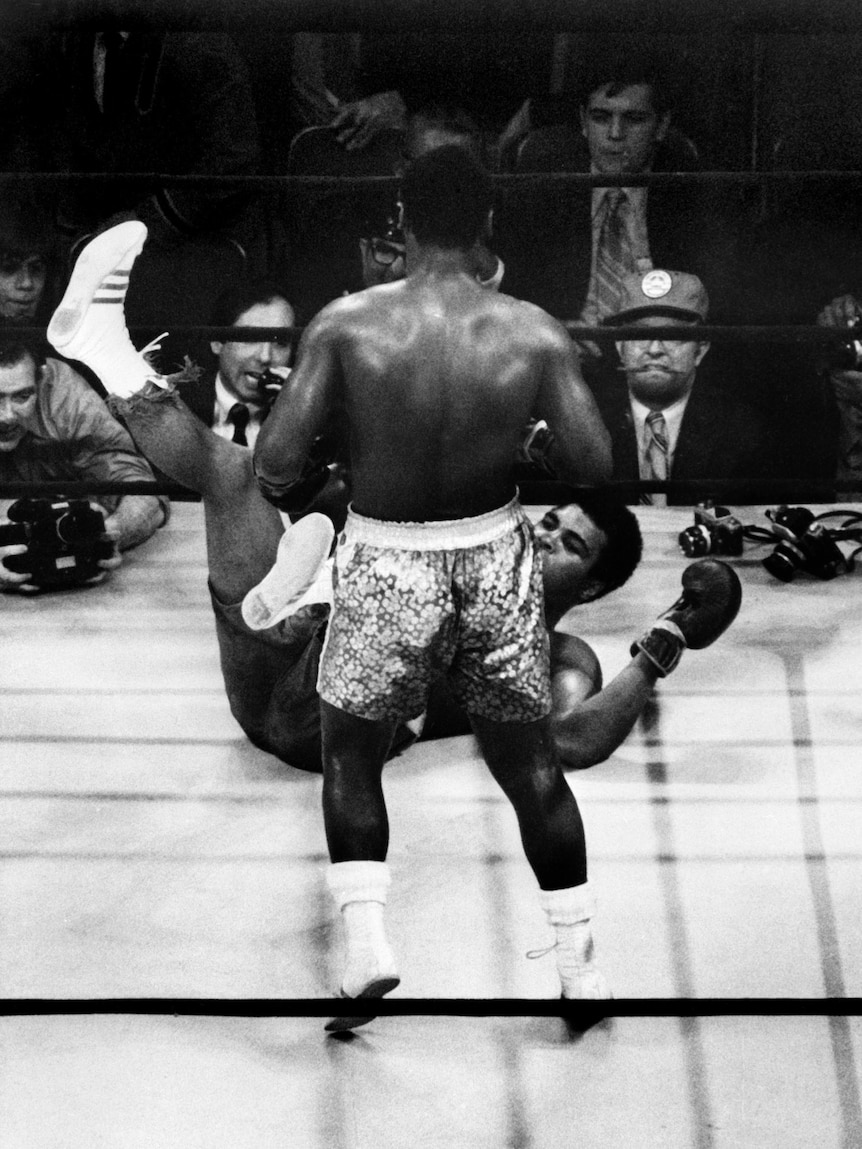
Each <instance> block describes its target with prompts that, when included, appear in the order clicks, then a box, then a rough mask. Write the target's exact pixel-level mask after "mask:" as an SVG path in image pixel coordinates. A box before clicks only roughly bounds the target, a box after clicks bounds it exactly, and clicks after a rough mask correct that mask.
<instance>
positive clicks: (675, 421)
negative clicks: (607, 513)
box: [596, 269, 773, 503]
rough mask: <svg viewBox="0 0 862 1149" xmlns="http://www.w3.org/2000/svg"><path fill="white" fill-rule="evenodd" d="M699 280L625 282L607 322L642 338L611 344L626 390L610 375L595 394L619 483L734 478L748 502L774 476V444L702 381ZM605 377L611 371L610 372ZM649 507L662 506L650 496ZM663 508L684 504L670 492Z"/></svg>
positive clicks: (703, 304) (703, 312)
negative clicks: (634, 329)
mask: <svg viewBox="0 0 862 1149" xmlns="http://www.w3.org/2000/svg"><path fill="white" fill-rule="evenodd" d="M708 310H709V299H708V296H707V293H706V289H705V287H704V286H703V283H702V282H701V281H700V279H698V277H697V276H696V275H690V274H688V273H686V272H679V271H664V270H659V269H654V270H652V271H649V272H646V273H645V274H636V275H632V276H630V277H629V278H628V279H626V280H625V282H624V284H623V297H622V300H621V304H620V307H619V308H618V310H617V311H616V313H615V314H614V315H612V316H609V317H608V318H607V319H606V320H605V322H606V323H608V324H613V325H615V326H616V325H621V324H632V323H634V324H637V325H638V326H642V327H643V328H644V338H643V339H642V340H641V339H638V340H625V341H622V342H619V343H617V345H616V347H617V352H618V354H619V358H620V363H621V366H622V370H623V371H624V372H625V385H623V384H622V383H621V382H620V381H619V380H618V379H613V378H607V380H606V381H605V382H603V384H602V385H601V386H599V387H597V388H596V392H597V394H596V398H597V400H598V403H599V407H600V409H601V412H602V416H603V418H604V419H605V423H606V425H607V427H608V430H609V431H610V433H611V440H612V451H613V477H614V479H617V480H629V481H633V480H637V479H642V480H654V481H661V480H668V479H676V480H688V481H693V480H704V481H706V480H711V479H717V480H734V481H738V482H739V484H740V487H739V492H738V494H737V496H736V497H735V498H734V496H733V493H732V492H729V491H727V490H723V491H722V492H721V497H722V498H724V499H731V501H737V502H744V501H746V498H745V497H744V496H743V492H745V495H746V496H747V497H748V498H749V500H751V499H752V498H754V501H758V500H757V499H756V496H754V495H753V494H752V491H753V490H754V488H755V487H756V484H757V483H758V482H762V481H763V480H764V479H767V478H769V477H772V475H773V472H772V461H771V448H770V446H769V443H768V439H767V437H766V435H765V434H764V430H763V428H762V426H761V423H760V421H759V419H758V418H757V416H756V414H755V413H754V411H753V410H751V409H750V408H749V407H747V406H746V405H744V404H743V403H742V402H741V401H740V400H739V399H738V398H736V397H735V396H734V395H733V393H732V392H730V391H729V390H728V388H727V387H726V386H723V385H722V381H721V380H720V379H718V378H713V379H709V378H707V377H703V376H702V374H701V372H700V365H701V363H702V362H703V360H704V358H705V356H706V354H707V352H708V351H709V343H707V342H705V341H703V340H699V339H697V338H696V326H697V324H698V323H702V322H703V321H704V320H705V319H706V317H707V314H708ZM667 326H672V327H677V326H679V327H681V328H686V327H690V328H692V329H693V330H692V335H693V338H692V339H691V340H690V341H689V340H670V339H668V340H665V339H661V338H657V339H656V338H650V336H649V328H651V327H667ZM608 374H610V373H608ZM650 501H652V502H660V501H664V496H663V495H661V494H654V495H652V496H651V500H650ZM668 501H669V502H677V503H680V502H682V503H685V502H688V501H690V500H688V499H686V498H678V497H674V496H670V497H669V498H668Z"/></svg>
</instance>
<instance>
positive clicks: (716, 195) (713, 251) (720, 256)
mask: <svg viewBox="0 0 862 1149" xmlns="http://www.w3.org/2000/svg"><path fill="white" fill-rule="evenodd" d="M654 166H655V170H656V171H680V170H685V169H686V168H690V167H691V160H690V157H689V156H688V154H686V155H685V156H683V155H680V154H678V153H676V151H675V149H674V148H673V147H672V146H668V147H659V149H658V150H657V154H656V158H655V165H654ZM581 170H582V171H583V172H589V170H590V165H589V155H588V153H587V149H586V144H585V145H584V151H583V162H582V165H581ZM498 198H499V203H498V207H497V209H496V212H495V225H494V230H495V235H496V250H497V252H498V254H499V255H500V256H501V257H502V259H503V260H504V262H505V265H506V277H505V280H504V282H503V290H504V291H505V292H506V293H507V294H508V295H514V296H517V297H518V298H521V299H527V300H529V301H530V302H531V303H536V304H538V305H539V306H540V307H542V308H544V310H545V311H548V312H550V314H551V315H555V316H557V317H558V318H560V319H571V320H575V319H577V317H578V315H579V313H580V311H581V308H582V307H583V304H584V301H585V300H586V296H587V290H588V287H589V276H590V262H591V253H592V188H591V187H590V186H589V185H586V184H582V185H575V184H570V183H566V182H565V181H562V180H561V179H560V177H559V176H557V177H555V178H554V179H552V180H548V179H543V178H542V177H541V176H534V177H531V178H529V179H527V178H525V177H519V179H518V180H517V181H511V182H508V183H506V184H505V185H504V186H503V187H502V188H501V189H500V194H499V197H498ZM733 214H734V213H733V201H732V200H731V199H730V198H729V197H728V194H727V192H726V191H724V190H723V189H722V188H720V187H716V186H707V185H703V184H670V185H666V186H656V187H652V188H650V190H649V194H648V196H647V232H648V237H649V245H650V254H651V257H652V260H653V264H654V265H655V266H656V267H665V268H669V269H671V270H674V271H688V272H692V273H694V274H695V275H698V276H700V278H701V279H702V280H703V282H704V283H705V285H706V288H707V291H708V292H709V295H710V300H711V304H712V306H711V308H710V315H711V317H712V318H713V321H714V322H722V320H723V316H722V313H723V312H724V311H725V310H726V306H727V299H728V296H729V288H730V286H731V284H732V277H733V274H734V266H735V258H736V241H735V235H734V232H733V231H732V230H731V228H730V226H729V225H730V221H731V219H732V216H733ZM730 298H731V299H732V298H733V297H732V296H730Z"/></svg>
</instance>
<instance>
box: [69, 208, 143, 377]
mask: <svg viewBox="0 0 862 1149" xmlns="http://www.w3.org/2000/svg"><path fill="white" fill-rule="evenodd" d="M146 238H147V229H146V227H145V225H144V224H142V223H141V222H140V221H139V220H128V221H126V222H125V223H120V224H117V226H116V227H111V228H108V230H107V231H103V232H101V234H99V235H97V236H96V237H95V238H94V239H91V240H90V242H89V243H88V244H87V246H86V247H85V248H84V250H83V251H82V252H81V254H80V255H79V256H78V259H77V261H76V263H75V268H74V270H73V272H72V276H71V278H70V280H69V286H68V287H67V288H66V293H65V295H64V296H63V299H62V301H61V303H60V305H59V307H58V308H57V309H56V311H55V312H54V314H53V315H52V316H51V322H50V323H49V324H48V331H47V337H48V342H49V343H50V344H51V346H52V347H53V348H54V349H55V350H56V351H59V352H60V354H61V355H64V356H65V357H66V358H67V359H77V360H79V361H80V362H81V363H84V364H86V365H87V367H89V368H90V369H91V370H92V371H95V373H96V375H98V377H99V379H100V380H101V381H102V384H103V385H104V387H105V390H106V391H108V392H109V393H110V394H112V395H117V396H119V397H120V398H123V399H127V398H128V397H129V396H130V395H134V394H136V393H137V392H138V391H140V390H141V389H142V388H143V387H144V386H145V385H146V384H147V383H156V384H158V383H160V381H161V376H159V374H158V373H157V372H156V371H155V369H154V368H153V367H152V366H151V364H150V363H148V362H147V360H146V358H145V356H144V354H143V353H142V352H139V351H136V350H135V347H134V345H133V343H132V341H131V339H130V338H129V332H128V330H127V328H126V313H125V300H126V291H127V289H128V286H129V275H130V273H131V270H132V266H133V265H134V262H135V260H136V258H137V257H138V255H139V254H140V251H141V249H142V248H143V246H144V241H145V240H146Z"/></svg>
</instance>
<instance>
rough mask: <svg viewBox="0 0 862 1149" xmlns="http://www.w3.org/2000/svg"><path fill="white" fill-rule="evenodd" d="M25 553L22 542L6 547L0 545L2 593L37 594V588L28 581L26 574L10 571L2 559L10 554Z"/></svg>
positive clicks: (0, 587)
mask: <svg viewBox="0 0 862 1149" xmlns="http://www.w3.org/2000/svg"><path fill="white" fill-rule="evenodd" d="M26 553H27V547H26V545H25V544H24V543H12V544H10V545H9V546H7V547H0V591H2V592H3V593H4V594H15V593H17V594H37V593H38V591H39V588H38V587H37V586H34V585H33V583H31V582H28V579H29V578H30V576H29V575H28V574H16V573H15V571H10V570H9V568H8V567H7V566H6V563H5V562H4V561H3V560H4V559H6V558H7V557H9V556H10V555H23V554H26Z"/></svg>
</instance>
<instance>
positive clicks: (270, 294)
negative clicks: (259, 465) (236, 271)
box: [180, 280, 295, 447]
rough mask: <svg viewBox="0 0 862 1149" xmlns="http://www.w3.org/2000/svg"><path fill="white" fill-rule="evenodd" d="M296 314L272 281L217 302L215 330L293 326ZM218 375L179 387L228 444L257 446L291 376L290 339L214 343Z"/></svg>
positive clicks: (243, 287)
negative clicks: (260, 433) (272, 408)
mask: <svg viewBox="0 0 862 1149" xmlns="http://www.w3.org/2000/svg"><path fill="white" fill-rule="evenodd" d="M294 322H295V315H294V311H293V308H292V306H291V305H290V303H289V302H288V300H287V296H286V294H285V289H284V288H283V287H281V286H280V285H279V284H278V283H275V282H273V281H271V280H253V281H250V282H247V283H240V284H238V285H234V286H233V287H230V288H228V289H227V291H224V292H223V293H222V294H221V295H220V296H219V298H218V299H217V300H216V304H215V308H214V309H213V313H212V315H211V317H210V323H211V325H212V326H213V327H292V326H293V324H294ZM210 348H211V349H212V353H213V355H214V356H215V357H216V367H215V370H212V371H209V372H207V373H205V374H204V375H203V377H202V378H201V379H198V380H196V381H188V382H184V383H181V384H180V394H181V395H182V398H183V400H184V402H185V403H186V404H187V406H188V407H190V408H191V410H192V411H193V412H194V413H195V414H196V415H197V416H198V418H200V419H202V420H203V421H204V423H206V425H207V426H208V427H212V429H213V431H215V433H216V434H217V435H219V436H220V437H221V438H223V439H230V440H231V442H233V443H238V444H239V445H240V446H242V447H253V446H254V444H255V442H256V440H257V436H258V432H259V431H260V428H261V424H262V423H263V421H264V419H265V418H266V416H267V415H268V414H269V408H270V405H271V404H272V401H273V400H274V398H275V396H276V395H277V394H278V391H279V389H280V383H283V382H284V380H285V379H286V378H287V377H288V375H289V374H290V360H291V355H292V344H291V340H290V337H289V336H288V335H284V336H277V337H276V338H272V339H267V338H264V339H259V340H254V341H252V342H244V341H240V340H224V341H222V340H213V341H212V342H211V343H210Z"/></svg>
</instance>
